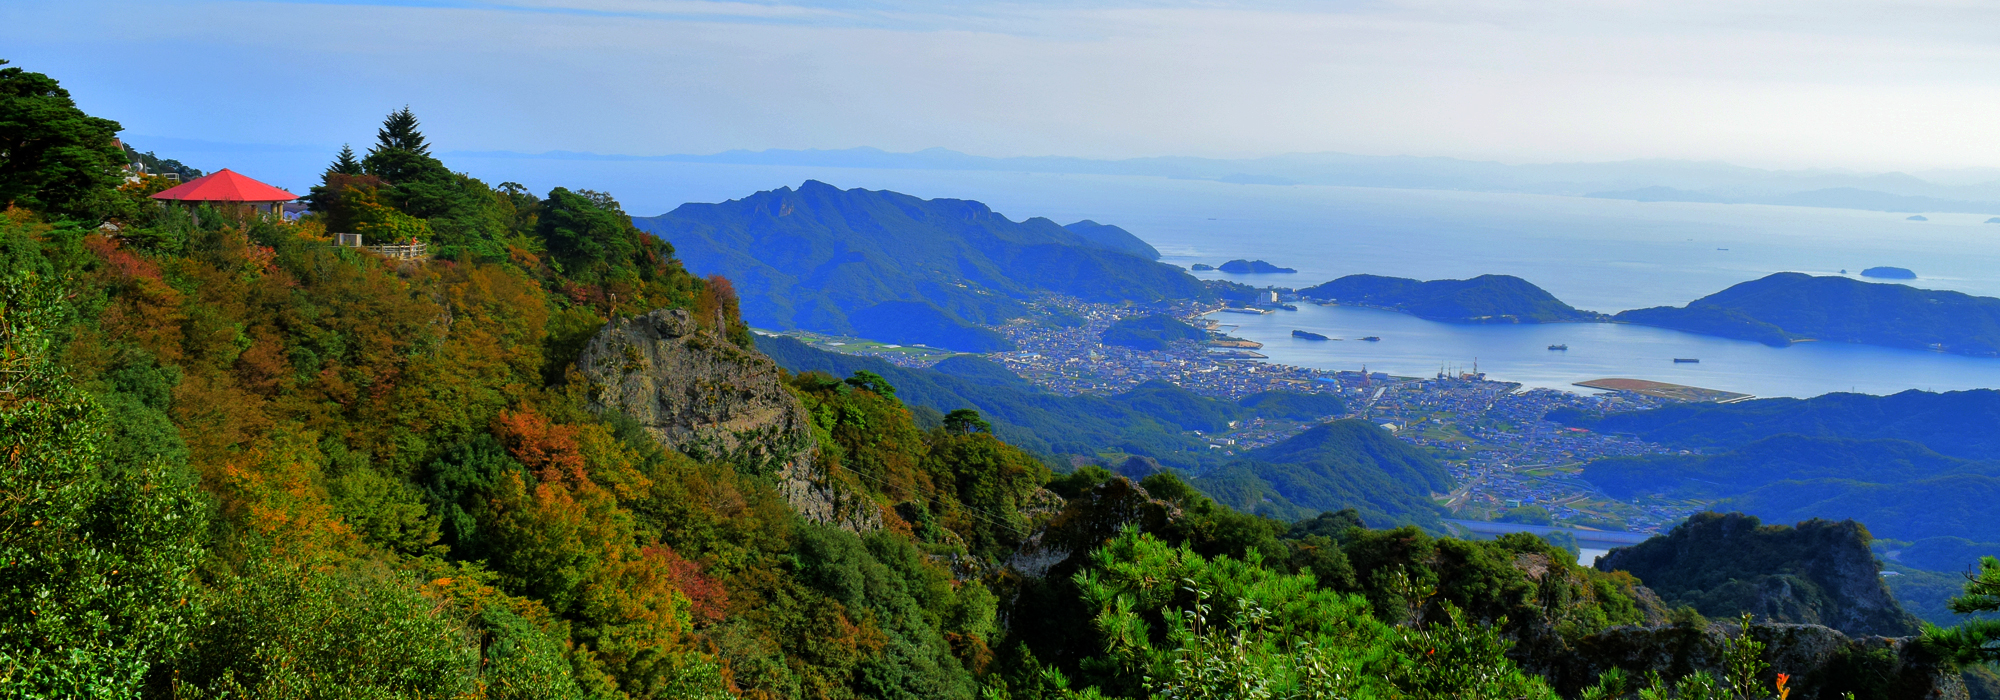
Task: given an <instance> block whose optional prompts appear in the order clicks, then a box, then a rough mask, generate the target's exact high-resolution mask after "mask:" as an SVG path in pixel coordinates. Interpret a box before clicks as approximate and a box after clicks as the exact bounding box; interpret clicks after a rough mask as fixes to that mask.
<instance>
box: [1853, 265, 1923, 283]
mask: <svg viewBox="0 0 2000 700" xmlns="http://www.w3.org/2000/svg"><path fill="white" fill-rule="evenodd" d="M1861 276H1862V277H1876V278H1880V279H1885V280H1913V279H1916V278H1917V273H1915V272H1911V271H1909V269H1907V268H1901V267H1871V268H1868V269H1866V270H1862V271H1861Z"/></svg>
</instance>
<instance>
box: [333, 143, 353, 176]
mask: <svg viewBox="0 0 2000 700" xmlns="http://www.w3.org/2000/svg"><path fill="white" fill-rule="evenodd" d="M326 173H327V174H328V175H332V174H335V173H339V174H341V175H360V174H361V161H358V160H355V159H354V147H353V146H349V145H347V144H344V143H343V144H341V145H340V157H338V158H335V159H333V165H329V166H327V167H326Z"/></svg>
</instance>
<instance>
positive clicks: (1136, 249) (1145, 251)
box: [1063, 219, 1160, 260]
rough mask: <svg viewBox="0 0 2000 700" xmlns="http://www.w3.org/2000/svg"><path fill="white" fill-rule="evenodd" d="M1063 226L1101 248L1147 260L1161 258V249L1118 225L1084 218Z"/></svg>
mask: <svg viewBox="0 0 2000 700" xmlns="http://www.w3.org/2000/svg"><path fill="white" fill-rule="evenodd" d="M1063 228H1064V229H1068V230H1069V232H1070V233H1074V234H1076V235H1078V236H1081V237H1083V239H1084V240H1085V241H1088V242H1089V243H1090V244H1091V245H1094V246H1097V247H1099V248H1104V249H1106V250H1115V251H1118V252H1121V253H1125V254H1127V255H1133V256H1137V257H1141V258H1145V259H1147V260H1158V259H1160V251H1158V250H1155V249H1153V246H1152V245H1150V244H1148V243H1146V242H1145V241H1143V240H1140V239H1139V237H1138V236H1134V235H1132V232H1131V231H1127V230H1125V229H1122V228H1119V227H1117V226H1112V225H1110V224H1100V223H1097V222H1095V221H1091V220H1089V219H1084V220H1082V221H1078V222H1076V223H1073V224H1067V225H1065V226H1063Z"/></svg>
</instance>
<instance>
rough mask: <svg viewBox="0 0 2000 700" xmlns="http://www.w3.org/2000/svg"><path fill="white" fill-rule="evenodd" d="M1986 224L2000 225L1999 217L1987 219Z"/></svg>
mask: <svg viewBox="0 0 2000 700" xmlns="http://www.w3.org/2000/svg"><path fill="white" fill-rule="evenodd" d="M1986 223H1989V224H2000V216H1996V217H1993V218H1991V219H1987V220H1986Z"/></svg>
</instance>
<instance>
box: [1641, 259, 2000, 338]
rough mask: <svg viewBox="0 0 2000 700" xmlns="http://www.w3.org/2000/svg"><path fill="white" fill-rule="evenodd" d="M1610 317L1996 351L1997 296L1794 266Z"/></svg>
mask: <svg viewBox="0 0 2000 700" xmlns="http://www.w3.org/2000/svg"><path fill="white" fill-rule="evenodd" d="M1614 318H1615V319H1617V320H1619V321H1624V322H1627V323H1639V324H1644V325H1648V326H1659V327H1661V328H1672V329H1676V330H1683V331H1688V332H1691V333H1703V334H1707V335H1717V336H1722V337H1726V338H1741V339H1744V340H1755V341H1757V342H1760V343H1764V344H1767V345H1776V346H1785V345H1790V344H1791V343H1794V342H1798V341H1802V340H1818V341H1821V342H1833V343H1865V344H1869V345H1886V346H1889V347H1898V348H1914V349H1930V350H1939V351H1942V352H1951V353H1958V354H1962V355H2000V299H1994V298H1991V297H1975V296H1972V295H1969V294H1965V293H1962V292H1948V291H1938V290H1930V289H1917V288H1915V287H1910V286H1907V285H1901V284H1880V283H1874V282H1862V281H1860V280H1854V279H1848V278H1846V277H1836V276H1822V277H1814V276H1812V275H1807V274H1803V273H1798V272H1780V273H1777V274H1773V275H1770V276H1767V277H1764V278H1762V279H1757V280H1751V281H1749V282H1744V283H1742V284H1738V285H1735V286H1733V287H1730V288H1728V289H1725V290H1722V291H1720V292H1716V293H1714V294H1710V295H1708V296H1705V297H1702V298H1700V299H1696V300H1694V301H1693V302H1690V303H1688V305H1687V306H1685V307H1678V308H1676V307H1671V306H1659V307H1654V308H1649V309H1633V310H1631V311H1623V312H1619V313H1618V314H1617V315H1616V316H1615V317H1614Z"/></svg>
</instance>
